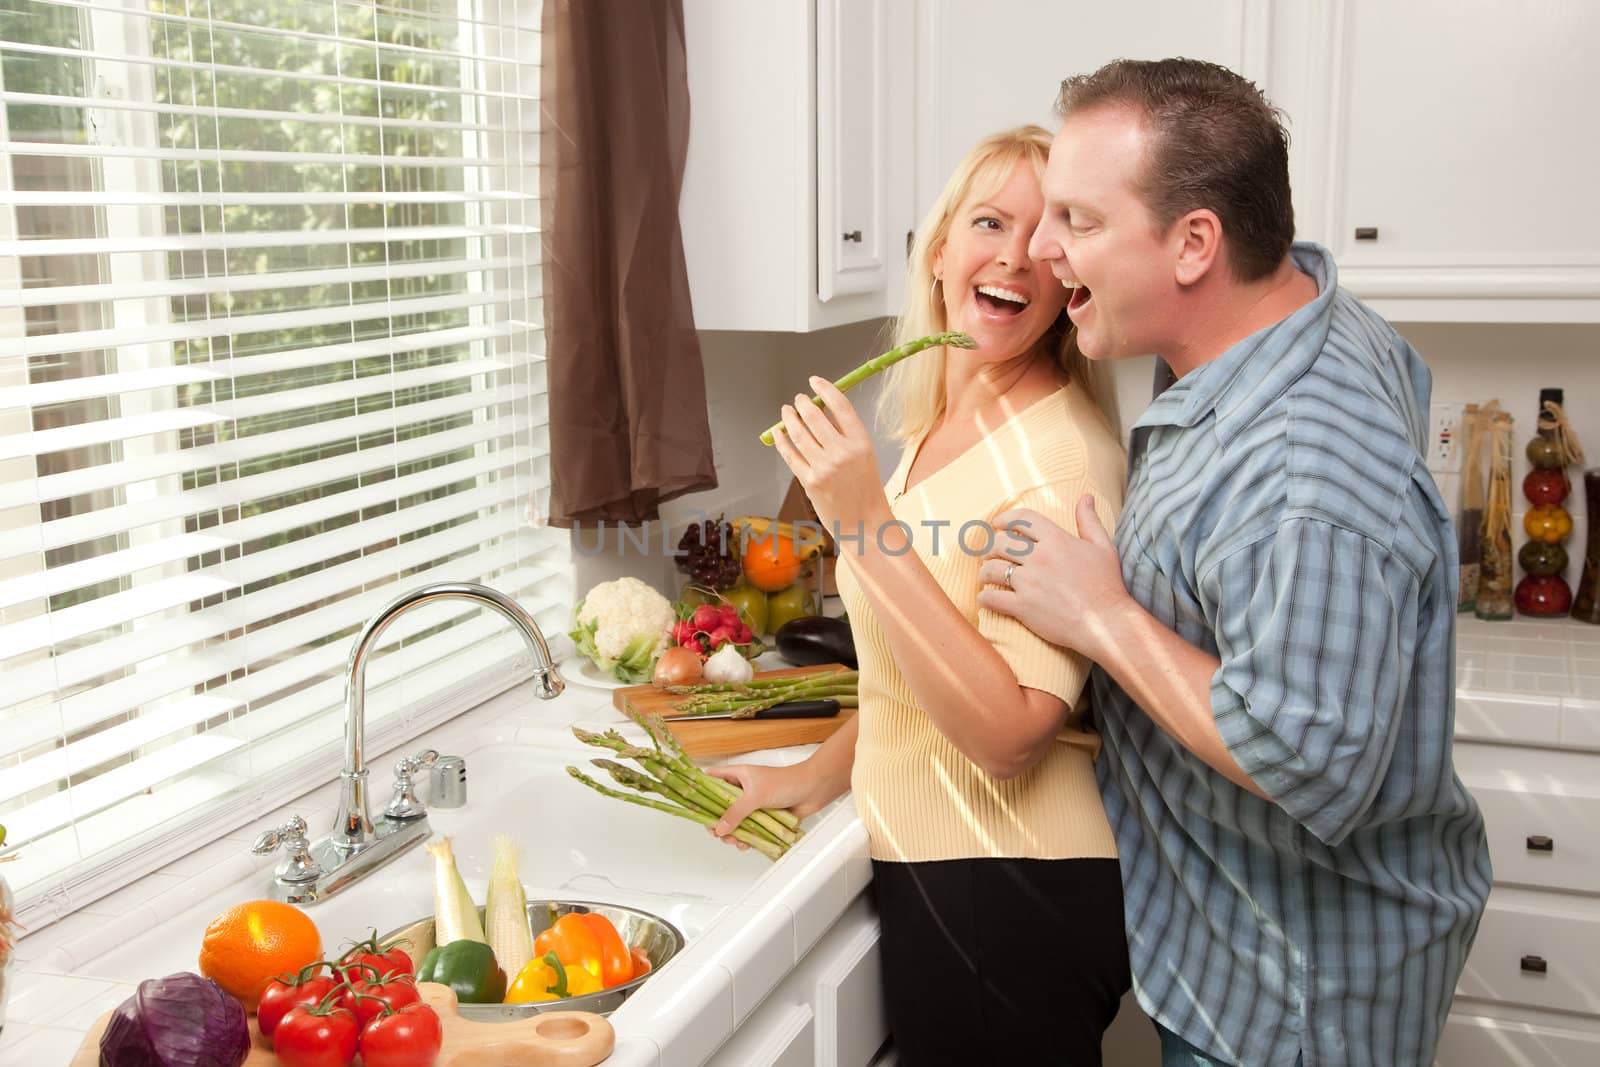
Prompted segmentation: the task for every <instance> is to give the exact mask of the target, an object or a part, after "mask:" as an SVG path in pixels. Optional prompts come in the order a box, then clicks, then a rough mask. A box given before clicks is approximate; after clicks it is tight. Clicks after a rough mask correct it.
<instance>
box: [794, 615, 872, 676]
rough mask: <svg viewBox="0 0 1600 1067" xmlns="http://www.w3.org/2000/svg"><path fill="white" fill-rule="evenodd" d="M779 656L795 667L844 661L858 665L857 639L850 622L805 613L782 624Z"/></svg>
mask: <svg viewBox="0 0 1600 1067" xmlns="http://www.w3.org/2000/svg"><path fill="white" fill-rule="evenodd" d="M777 639H778V656H779V658H781V659H782V660H783V661H784V662H785V663H788V664H791V665H792V666H795V667H810V666H813V665H814V664H818V663H843V664H844V665H845V666H846V667H849V668H850V669H851V670H855V669H856V643H855V640H854V639H853V638H852V637H851V635H850V624H849V623H848V622H846V621H845V620H843V619H830V618H828V617H827V616H825V615H802V616H800V617H799V618H798V619H790V620H789V621H788V622H786V623H784V624H783V625H782V626H780V627H779V628H778V638H777Z"/></svg>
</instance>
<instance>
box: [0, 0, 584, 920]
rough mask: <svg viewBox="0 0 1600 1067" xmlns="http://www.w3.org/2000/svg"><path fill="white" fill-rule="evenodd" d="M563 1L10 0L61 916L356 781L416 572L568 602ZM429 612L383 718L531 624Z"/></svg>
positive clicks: (41, 772)
mask: <svg viewBox="0 0 1600 1067" xmlns="http://www.w3.org/2000/svg"><path fill="white" fill-rule="evenodd" d="M537 8H538V5H537V4H536V3H521V2H510V3H483V4H479V3H476V2H473V0H468V2H466V3H457V2H456V0H406V2H403V3H398V4H391V3H377V2H374V0H344V2H341V3H338V4H329V3H322V2H312V0H283V2H279V3H274V4H271V5H267V7H266V8H263V7H262V5H260V4H258V3H255V2H253V0H212V2H211V3H209V4H206V5H186V4H183V3H173V2H167V0H161V2H152V3H149V4H132V5H117V6H107V5H92V4H91V5H84V4H62V3H49V2H44V0H14V2H12V3H8V4H7V5H5V10H4V11H3V12H0V75H3V80H4V85H5V89H6V93H5V108H6V111H5V122H4V123H3V124H0V130H3V131H4V134H3V137H0V146H3V149H4V155H3V160H4V161H3V163H0V165H3V166H5V167H6V168H8V170H9V174H8V176H7V178H8V181H9V183H10V184H9V188H10V189H12V190H14V191H13V192H10V193H8V199H9V201H10V202H11V204H12V205H14V214H13V213H12V212H7V213H6V214H7V217H8V218H11V217H14V219H15V223H16V230H15V231H14V232H13V233H11V234H9V235H8V236H10V237H11V238H12V239H11V240H8V241H0V270H3V272H4V277H5V278H6V279H9V280H6V281H3V282H0V286H3V287H4V288H0V294H3V299H4V302H5V303H6V304H7V305H9V306H13V307H20V308H21V309H22V311H21V312H20V313H19V315H18V317H17V323H18V326H19V329H18V330H17V331H14V332H13V334H12V336H11V337H10V338H9V339H8V340H4V341H0V574H3V575H4V578H3V580H0V674H3V675H4V677H5V679H6V686H5V693H4V695H3V696H0V821H3V822H5V823H6V824H7V826H9V827H10V830H11V841H10V842H9V844H10V845H12V846H15V847H18V849H19V858H18V859H17V861H16V862H15V863H13V864H10V865H9V867H8V873H9V874H10V876H11V877H12V879H13V880H14V882H15V884H16V885H17V887H18V891H19V896H20V897H21V904H20V916H21V918H22V920H23V921H24V923H26V924H27V925H29V926H30V927H37V926H40V925H43V924H44V923H46V922H49V921H50V920H51V919H54V918H56V917H58V915H59V914H60V913H61V912H62V911H63V910H64V909H66V908H69V907H76V906H79V905H81V904H84V903H87V902H88V901H90V900H92V899H94V897H95V896H97V895H99V894H100V893H102V892H104V891H106V890H108V889H110V888H114V887H115V885H116V884H118V883H120V882H125V881H127V880H128V879H129V878H130V877H133V876H136V875H137V874H139V873H141V872H140V870H139V864H140V863H147V862H150V857H151V856H153V855H159V854H160V853H162V852H165V854H167V855H173V854H177V853H178V852H179V851H180V850H182V851H187V850H188V849H187V848H186V847H185V844H186V843H189V842H192V840H193V839H194V837H195V835H196V834H197V833H200V834H203V835H204V836H205V837H206V838H208V839H210V838H214V837H216V836H217V835H218V834H219V833H220V832H223V831H224V830H225V829H226V828H227V827H228V826H229V825H237V824H238V823H240V822H242V821H244V820H245V819H247V818H249V817H250V816H251V815H253V814H254V813H256V812H257V811H258V810H259V799H258V798H259V795H260V794H262V793H263V792H266V791H269V790H270V791H271V792H272V793H274V794H276V795H294V794H295V791H296V789H295V787H296V786H297V785H298V786H299V787H300V788H302V789H303V788H305V787H307V786H309V785H310V784H312V782H313V780H317V781H322V780H326V779H327V778H328V777H330V776H331V773H332V771H333V769H334V768H336V767H337V766H338V756H337V751H338V747H339V741H340V736H341V733H342V730H343V716H342V712H341V708H340V705H341V693H342V670H341V668H342V665H343V661H344V658H345V655H346V652H347V650H348V644H347V639H348V637H349V636H350V635H351V634H353V632H354V631H355V630H356V629H357V628H359V626H360V625H361V623H362V622H363V621H364V620H365V619H366V618H367V617H369V616H370V615H371V614H372V613H373V611H374V610H375V609H376V608H378V607H380V606H381V605H382V604H383V603H384V602H385V601H387V600H389V599H392V597H393V595H394V592H395V590H394V589H392V588H390V585H391V583H394V582H396V581H398V580H402V579H404V580H406V581H411V582H417V581H421V580H425V579H423V578H422V577H421V576H422V575H426V574H432V573H434V572H439V571H443V572H444V573H447V574H448V576H449V577H450V578H452V579H461V580H465V579H471V580H480V581H492V582H493V583H494V584H495V586H496V587H497V588H499V589H501V590H504V591H505V592H507V593H508V594H509V595H512V596H518V597H520V598H522V600H523V602H524V604H525V606H526V607H527V608H528V609H529V610H530V611H531V612H533V613H535V615H536V617H538V618H539V620H540V622H541V625H543V626H545V628H546V629H547V630H548V629H550V628H551V627H553V626H558V625H559V623H560V622H561V621H562V619H561V616H562V614H563V604H564V603H567V602H570V601H569V598H568V597H567V595H566V592H565V590H563V589H562V588H561V586H560V583H559V582H550V581H549V579H551V578H559V577H560V576H561V575H562V573H563V571H562V569H561V568H560V566H559V565H558V564H557V562H556V555H555V550H556V548H557V546H558V545H560V544H562V543H563V542H564V541H565V537H564V535H560V534H557V533H555V532H553V531H545V530H535V529H531V528H530V527H529V525H528V523H527V518H528V517H530V516H536V515H538V514H540V513H541V512H542V511H543V509H544V505H545V504H546V502H547V501H546V497H547V494H548V485H549V476H548V458H547V455H548V439H547V433H546V429H545V423H546V421H547V419H546V415H547V410H546V409H547V403H546V388H545V378H544V370H543V365H542V346H543V335H542V317H543V310H542V307H541V296H540V290H541V287H540V274H539V252H538V247H537V230H538V225H537V199H536V168H535V167H534V166H533V164H534V163H536V161H537V152H538V144H537V136H536V135H537V118H538V100H537V95H538V94H537V89H538V82H539V73H538V65H537V57H538V56H539V47H538V29H537V27H538V25H539V20H538V10H537ZM399 629H401V631H402V632H399V633H396V634H394V635H393V636H394V637H396V638H401V639H403V640H405V641H406V643H407V644H408V650H407V654H406V657H405V667H406V675H407V698H406V702H402V701H400V700H398V699H390V700H387V701H375V702H374V705H373V706H374V714H373V716H372V718H371V720H370V723H371V724H372V725H375V726H376V728H377V731H378V732H377V734H375V735H374V734H372V732H371V731H372V725H369V740H371V741H373V742H374V743H376V742H378V741H380V740H383V741H388V742H390V743H392V742H393V741H395V740H398V736H397V735H398V734H399V732H400V731H402V730H410V731H412V732H415V731H416V730H418V729H420V728H421V727H422V725H423V724H422V723H421V722H419V721H417V720H416V718H415V717H416V716H417V715H419V714H424V713H425V709H427V710H428V711H432V710H437V709H439V708H442V707H444V706H445V705H446V704H448V703H450V702H451V701H459V702H461V703H463V704H464V703H467V702H476V701H477V700H480V699H482V698H483V697H484V696H485V695H487V694H488V693H489V692H492V691H494V687H495V685H496V684H498V685H500V686H502V687H503V685H504V684H506V682H507V681H508V680H509V679H510V678H511V677H514V676H505V675H502V676H501V678H500V680H499V681H498V682H495V681H492V680H491V679H493V677H494V675H493V668H494V667H495V666H496V665H498V664H500V663H501V662H502V661H503V660H509V659H510V658H511V657H512V656H514V655H515V652H516V650H517V646H516V645H515V644H513V643H512V642H513V641H514V638H513V637H512V635H510V634H508V633H505V631H504V628H503V627H502V626H500V625H499V623H498V620H495V619H483V618H479V617H477V616H475V615H474V614H472V613H470V612H463V611H457V612H455V613H453V614H445V613H442V612H441V613H440V614H438V615H435V616H434V617H433V618H431V619H423V620H420V621H414V622H412V623H410V624H406V625H404V626H403V627H400V628H399ZM502 638H504V640H505V641H506V643H505V644H504V645H501V644H500V643H499V641H500V640H501V639H502ZM399 662H400V661H399V659H398V658H395V659H393V660H392V661H390V662H388V663H387V664H385V663H384V662H383V661H380V662H379V663H375V664H374V666H375V667H376V668H377V679H376V680H382V679H383V677H384V676H388V677H390V678H392V677H394V676H395V675H397V674H398V673H399V670H398V666H399ZM469 691H470V692H469ZM201 828H203V829H201ZM141 850H142V854H141V856H140V857H139V858H138V859H137V860H135V859H133V858H132V857H133V854H134V853H135V852H139V851H141ZM68 902H70V903H68Z"/></svg>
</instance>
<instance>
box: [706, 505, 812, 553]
mask: <svg viewBox="0 0 1600 1067" xmlns="http://www.w3.org/2000/svg"><path fill="white" fill-rule="evenodd" d="M729 525H731V526H732V527H733V532H734V535H735V536H737V537H739V538H740V539H741V540H743V539H744V538H746V537H748V538H749V539H750V540H754V541H759V540H760V539H761V538H763V537H767V536H769V535H771V534H776V535H777V536H779V537H787V538H788V539H789V540H790V541H792V542H794V546H795V554H796V555H797V556H799V557H800V559H801V560H802V561H804V560H808V559H810V558H811V557H813V556H816V555H819V554H821V552H822V549H823V546H824V535H823V533H822V531H821V530H819V529H818V528H817V527H816V526H815V525H807V526H802V527H798V528H797V527H796V526H795V524H794V523H792V522H779V521H778V520H777V519H771V518H768V517H766V516H765V515H741V516H740V517H739V518H737V519H734V520H732V521H731V522H730V523H729Z"/></svg>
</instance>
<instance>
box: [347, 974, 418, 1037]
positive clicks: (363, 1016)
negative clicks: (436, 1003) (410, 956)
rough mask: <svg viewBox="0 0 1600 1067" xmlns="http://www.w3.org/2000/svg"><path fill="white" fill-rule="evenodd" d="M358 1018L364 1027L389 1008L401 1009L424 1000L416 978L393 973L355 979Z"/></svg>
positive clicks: (353, 984)
mask: <svg viewBox="0 0 1600 1067" xmlns="http://www.w3.org/2000/svg"><path fill="white" fill-rule="evenodd" d="M351 988H352V989H353V990H354V991H355V1005H354V1008H355V1013H356V1019H357V1020H358V1021H359V1022H360V1023H361V1026H362V1028H363V1029H364V1028H365V1027H366V1026H367V1024H368V1023H370V1022H372V1020H373V1019H376V1018H377V1017H378V1016H379V1015H381V1014H383V1012H384V1011H385V1010H387V1009H391V1008H392V1009H396V1010H398V1009H400V1008H403V1007H405V1006H406V1005H407V1004H416V1003H418V1002H419V1001H421V1000H422V994H421V993H419V992H418V991H417V982H416V979H414V978H412V977H411V976H410V975H409V974H393V975H389V976H387V977H385V978H358V979H354V980H353V983H352V986H351Z"/></svg>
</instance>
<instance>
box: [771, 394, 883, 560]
mask: <svg viewBox="0 0 1600 1067" xmlns="http://www.w3.org/2000/svg"><path fill="white" fill-rule="evenodd" d="M811 387H812V388H813V389H815V390H816V391H817V396H819V397H821V398H822V400H823V402H824V403H826V404H827V407H826V408H819V407H817V405H816V404H814V403H812V401H811V398H810V397H808V396H806V395H805V394H803V393H802V394H799V395H797V396H796V397H795V400H794V403H793V404H785V405H783V410H782V419H783V429H782V430H780V431H779V432H778V433H776V434H774V435H773V444H774V445H775V446H776V447H777V449H778V455H780V456H782V457H783V461H784V462H785V463H787V464H788V465H789V469H790V470H791V471H793V472H794V476H795V477H796V478H798V479H799V481H800V485H801V487H802V488H803V489H805V491H806V496H807V497H808V498H809V499H810V500H811V506H812V507H814V508H816V510H817V517H818V518H820V519H821V520H822V522H823V524H824V525H825V526H830V527H835V526H836V527H838V528H840V529H846V528H848V529H850V530H854V529H855V527H856V525H857V524H858V523H864V522H865V521H866V520H868V519H870V518H873V517H875V516H876V515H877V514H878V513H880V512H884V511H887V510H888V507H889V501H888V498H887V497H885V496H884V495H883V483H882V482H881V480H880V479H879V476H878V460H877V455H876V454H875V453H874V451H873V448H872V436H871V435H870V434H869V433H867V428H866V427H865V426H864V425H862V422H861V419H860V418H859V417H858V416H857V415H856V411H855V408H853V407H851V406H850V401H848V400H846V399H845V396H844V393H843V392H842V391H841V390H840V389H839V387H838V386H836V385H834V384H833V383H832V382H830V381H828V380H827V379H826V378H819V377H817V376H815V375H813V376H812V378H811Z"/></svg>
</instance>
